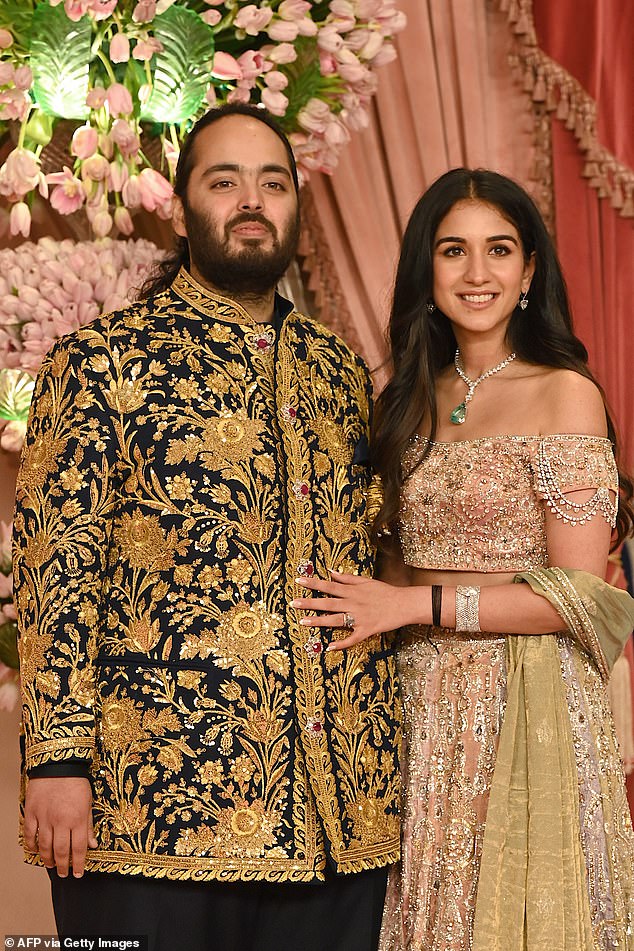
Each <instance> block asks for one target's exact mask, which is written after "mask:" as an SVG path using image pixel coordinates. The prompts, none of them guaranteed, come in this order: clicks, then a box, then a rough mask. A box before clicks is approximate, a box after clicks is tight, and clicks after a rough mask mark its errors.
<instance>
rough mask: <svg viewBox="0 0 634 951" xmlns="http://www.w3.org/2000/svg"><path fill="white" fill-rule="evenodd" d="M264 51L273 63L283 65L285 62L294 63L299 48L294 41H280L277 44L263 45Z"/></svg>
mask: <svg viewBox="0 0 634 951" xmlns="http://www.w3.org/2000/svg"><path fill="white" fill-rule="evenodd" d="M261 52H262V53H265V55H266V58H267V59H268V60H270V62H271V63H276V64H277V65H278V66H283V65H284V64H285V63H294V62H295V60H296V59H297V50H296V49H295V47H294V46H293V44H292V43H279V44H278V45H277V46H269V47H262V50H261Z"/></svg>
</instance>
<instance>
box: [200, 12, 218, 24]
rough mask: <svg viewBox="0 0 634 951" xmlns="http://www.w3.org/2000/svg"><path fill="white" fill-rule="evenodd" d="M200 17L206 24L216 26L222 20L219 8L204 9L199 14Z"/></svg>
mask: <svg viewBox="0 0 634 951" xmlns="http://www.w3.org/2000/svg"><path fill="white" fill-rule="evenodd" d="M200 19H201V20H203V21H204V22H205V23H206V24H207V26H217V25H218V24H219V23H220V21H221V20H222V13H221V12H220V10H205V12H204V13H201V14H200Z"/></svg>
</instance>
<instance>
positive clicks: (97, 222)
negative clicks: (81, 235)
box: [91, 211, 113, 238]
mask: <svg viewBox="0 0 634 951" xmlns="http://www.w3.org/2000/svg"><path fill="white" fill-rule="evenodd" d="M91 225H92V230H93V232H94V234H95V237H97V238H105V237H106V235H107V234H110V232H111V231H112V225H113V221H112V216H111V215H110V214H109V212H107V211H98V212H97V214H96V215H95V217H94V218H93V220H92V222H91Z"/></svg>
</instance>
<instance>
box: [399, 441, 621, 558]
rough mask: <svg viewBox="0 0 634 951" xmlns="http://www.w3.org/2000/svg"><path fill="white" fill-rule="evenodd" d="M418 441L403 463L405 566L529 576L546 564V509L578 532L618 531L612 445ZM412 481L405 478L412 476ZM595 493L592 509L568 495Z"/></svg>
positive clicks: (401, 532)
mask: <svg viewBox="0 0 634 951" xmlns="http://www.w3.org/2000/svg"><path fill="white" fill-rule="evenodd" d="M427 444H428V440H427V439H425V438H424V437H422V436H418V435H416V436H414V437H412V440H411V441H410V444H409V446H408V448H407V450H406V451H405V453H404V456H403V472H404V476H405V481H404V484H403V489H402V494H401V509H400V518H399V535H400V539H401V545H402V549H403V557H404V560H405V563H406V564H407V565H411V566H412V567H414V568H426V569H431V570H433V569H437V570H446V569H459V570H466V571H523V570H526V569H529V568H535V567H538V566H544V565H546V564H547V563H548V553H547V547H546V527H545V507H546V506H548V507H549V508H550V509H551V510H552V511H553V512H554V513H555V514H556V515H557V517H558V518H561V519H563V520H564V521H565V522H567V523H570V524H574V525H579V524H583V522H586V521H588V520H589V519H591V518H593V517H595V516H596V515H599V516H602V517H603V518H605V519H606V521H607V522H609V524H610V525H612V526H614V525H615V523H616V512H617V505H618V472H617V468H616V464H615V461H614V454H613V451H612V444H611V442H610V440H609V439H605V438H602V437H598V436H581V435H552V436H507V435H504V436H489V437H484V438H480V439H471V440H463V441H458V442H432V443H431V448H430V451H429V454H428V455H427V456H426V458H425V459H424V460H423V461H422V463H420V465H418V466H417V465H416V463H417V461H418V460H419V459H420V457H421V455H422V453H423V451H424V450H425V448H426V446H427ZM408 473H409V475H408ZM575 489H594V490H595V491H594V493H593V495H592V497H591V498H590V499H589V500H588V501H586V502H582V503H580V502H578V501H576V499H575V496H574V495H572V496H570V495H566V493H569V492H571V491H574V490H575Z"/></svg>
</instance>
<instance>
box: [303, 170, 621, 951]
mask: <svg viewBox="0 0 634 951" xmlns="http://www.w3.org/2000/svg"><path fill="white" fill-rule="evenodd" d="M390 339H391V344H392V361H393V371H394V372H393V376H392V379H391V381H390V382H389V384H388V385H387V387H386V388H385V390H384V391H383V393H382V394H381V396H380V397H379V399H378V402H377V406H376V411H375V427H374V433H373V438H372V450H373V458H374V462H375V465H376V466H377V468H378V470H379V472H380V473H381V476H382V480H383V488H384V501H383V505H382V507H381V510H380V511H379V514H378V516H377V520H376V523H375V528H376V536H377V541H378V543H379V545H380V548H381V549H382V555H383V561H382V570H381V574H380V580H373V579H369V578H362V577H357V576H355V575H353V574H344V573H335V572H333V573H331V577H330V579H329V580H327V581H326V580H323V579H319V578H316V577H313V578H304V579H303V580H302V579H298V584H299V583H301V584H302V586H303V587H304V588H306V589H309V593H311V594H313V597H310V598H298V599H296V600H295V601H294V602H293V603H294V606H295V607H296V608H297V609H298V610H301V611H303V612H305V616H304V619H303V621H302V622H301V623H303V624H305V625H306V626H308V627H312V628H317V629H319V628H321V627H325V628H335V629H337V632H336V636H335V638H334V639H333V640H331V643H330V645H329V648H328V649H329V650H330V651H339V650H342V649H344V650H345V649H347V648H350V647H352V646H354V645H357V644H359V643H360V642H362V641H364V640H365V639H366V638H368V637H372V636H376V635H377V634H379V633H381V632H385V631H391V630H396V631H397V632H398V635H397V645H398V668H399V674H400V682H401V690H402V695H403V704H404V726H405V756H404V759H405V761H404V765H403V779H404V784H405V797H404V809H403V817H402V858H401V864H400V867H399V869H398V870H395V871H394V872H393V873H392V874H391V876H390V883H389V886H388V898H387V904H386V911H385V915H384V919H383V930H382V937H381V945H380V947H381V951H407V949H412V948H424V949H425V951H491V949H492V948H497V949H505V951H506V949H511V948H513V949H515V948H523V949H525V951H541V949H543V948H546V947H548V948H551V947H553V948H554V947H557V948H559V949H561V951H593V949H594V948H596V947H602V946H604V947H608V946H612V947H616V948H619V949H623V951H625V948H626V947H627V946H628V941H629V939H628V935H629V934H630V933H631V928H632V909H633V908H634V878H633V871H632V870H633V868H634V834H633V832H632V825H631V820H630V816H629V810H628V807H627V802H626V799H625V788H624V777H623V772H622V766H621V760H620V756H619V750H618V745H617V743H616V738H615V735H614V727H613V723H612V718H611V714H610V712H609V707H608V703H607V694H606V682H607V679H608V676H609V672H610V670H611V668H612V666H613V665H614V663H615V661H616V659H617V657H618V655H619V653H620V651H621V650H622V647H623V644H624V643H625V640H626V639H627V638H629V636H630V634H631V630H632V626H633V625H634V599H632V598H631V597H630V596H629V595H628V594H627V593H625V592H623V591H620V590H618V589H616V588H612V587H610V586H609V585H608V584H606V583H605V581H604V580H603V578H604V576H605V569H606V564H607V556H608V550H609V548H610V541H611V534H612V531H613V529H614V528H616V529H617V531H616V533H615V534H616V539H615V540H620V539H622V538H623V537H625V535H626V534H629V533H631V531H632V527H633V519H632V516H633V514H634V513H633V509H632V483H631V481H630V480H629V478H628V477H627V476H625V474H624V473H619V472H618V470H617V467H616V463H615V457H614V450H615V449H616V440H615V436H614V429H613V427H612V423H611V420H610V418H609V416H608V414H607V412H606V410H605V407H604V403H603V399H602V393H601V390H600V389H599V387H598V385H597V384H596V383H595V381H594V380H593V377H592V375H591V373H590V371H589V370H588V367H587V363H586V356H587V355H586V352H585V349H584V347H583V345H582V344H581V343H580V341H579V340H578V339H577V338H576V337H575V336H574V334H573V332H572V324H571V318H570V313H569V310H568V303H567V299H566V293H565V288H564V284H563V279H562V277H561V271H560V268H559V264H558V262H557V258H556V256H555V253H554V250H553V247H552V243H551V241H550V238H549V236H548V233H547V231H546V228H545V226H544V223H543V221H542V219H541V217H540V215H539V212H538V211H537V208H536V207H535V205H534V204H533V202H532V201H531V199H530V198H529V196H528V195H527V194H526V193H525V192H524V191H523V190H522V189H521V188H520V187H519V186H518V185H516V184H515V183H513V182H512V181H510V180H509V179H507V178H504V177H503V176H501V175H498V174H496V173H494V172H488V171H484V170H478V171H470V170H468V169H454V170H453V171H451V172H448V173H447V174H446V175H444V176H442V177H441V178H440V179H439V180H438V181H437V182H435V183H434V184H433V185H432V186H431V188H430V189H429V190H428V191H427V192H426V193H425V195H423V197H422V198H421V199H420V201H419V203H418V205H417V206H416V208H415V209H414V212H413V214H412V216H411V218H410V222H409V224H408V227H407V230H406V233H405V238H404V242H403V248H402V252H401V257H400V261H399V267H398V272H397V277H396V285H395V288H394V301H393V307H392V316H391V324H390ZM465 387H466V393H465ZM467 405H468V406H469V411H468V412H467ZM456 424H458V425H460V431H459V432H460V437H461V438H460V439H456V432H457V431H456ZM606 437H607V438H606ZM314 594H318V595H320V596H321V597H318V598H315V597H314ZM342 619H343V621H342ZM342 624H343V627H344V630H343V631H342V630H341V627H342ZM340 635H342V636H340Z"/></svg>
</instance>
